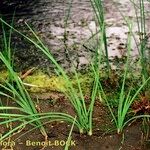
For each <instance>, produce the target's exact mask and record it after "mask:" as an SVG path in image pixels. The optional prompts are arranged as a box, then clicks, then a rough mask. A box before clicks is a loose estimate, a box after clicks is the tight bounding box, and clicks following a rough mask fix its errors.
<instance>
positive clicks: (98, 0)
mask: <svg viewBox="0 0 150 150" xmlns="http://www.w3.org/2000/svg"><path fill="white" fill-rule="evenodd" d="M90 1H91V5H92V8H93V10H94V12H95V15H96V19H97V22H98V27H99V30H100V32H101V34H102V35H101V36H102V38H103V46H104V53H105V62H106V66H107V72H108V75H109V73H110V69H111V68H110V64H109V55H108V47H107V46H108V44H107V36H106V25H105V16H104V6H103V1H102V0H90ZM101 44H102V43H101Z"/></svg>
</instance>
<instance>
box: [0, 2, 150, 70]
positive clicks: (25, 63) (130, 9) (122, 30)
mask: <svg viewBox="0 0 150 150" xmlns="http://www.w3.org/2000/svg"><path fill="white" fill-rule="evenodd" d="M0 5H1V13H2V14H3V16H5V18H6V20H8V19H10V18H11V16H12V14H13V11H14V10H16V14H15V26H16V27H17V28H18V29H19V30H21V31H27V28H26V27H25V26H24V22H27V23H29V24H30V25H31V26H32V28H34V29H35V31H36V33H37V35H38V36H39V37H40V38H41V39H43V41H44V43H45V44H46V45H47V46H48V47H49V49H50V51H51V52H52V53H53V55H54V57H55V58H56V60H57V61H58V62H59V63H60V64H62V66H63V67H64V68H66V69H67V68H70V67H71V63H70V61H69V60H71V62H73V63H74V64H75V66H76V68H77V69H83V70H84V69H85V67H87V66H88V64H89V62H90V61H91V58H92V57H93V55H94V50H95V48H96V47H97V40H96V38H92V39H90V40H88V39H89V38H90V37H91V36H92V35H93V34H94V33H96V31H97V27H96V21H95V17H94V12H93V10H92V6H91V3H90V1H89V0H82V2H81V1H79V0H73V1H71V2H70V3H69V2H68V1H65V0H57V1H56V0H45V1H43V0H34V1H32V2H31V1H29V0H28V1H26V3H25V2H23V1H21V0H20V1H12V2H11V3H10V2H7V1H3V2H1V3H0ZM137 5H138V2H137ZM145 6H146V11H149V8H150V3H148V2H147V1H145ZM104 7H105V18H106V25H107V38H108V50H109V58H110V59H113V58H115V57H116V56H117V57H118V58H121V57H122V56H123V55H126V49H127V45H126V43H127V33H128V27H127V24H126V22H125V20H124V19H123V16H122V15H124V16H125V17H129V18H130V19H132V20H133V32H134V33H135V38H136V39H137V41H138V32H137V31H138V29H137V25H136V17H135V12H134V6H133V4H132V3H131V2H130V1H129V0H123V1H119V0H115V1H109V0H106V1H104ZM69 9H70V13H69V16H68V19H67V24H66V22H65V21H66V18H67V14H68V10H69ZM146 21H147V27H148V26H149V15H147V19H146ZM65 24H66V25H65ZM31 37H32V36H31ZM22 40H23V39H22V38H21V37H17V38H15V37H14V40H13V43H14V44H13V45H15V56H16V57H15V59H16V62H18V63H19V64H20V63H21V64H22V65H21V69H24V68H26V67H31V66H39V67H46V68H52V67H53V66H52V64H51V63H49V61H48V60H47V59H46V58H45V57H44V56H41V53H40V52H39V51H37V50H36V49H35V48H34V47H33V46H31V45H30V44H28V43H27V41H22ZM136 46H137V45H136V44H135V42H134V40H133V41H132V49H133V52H132V56H136V55H138V50H137V47H136ZM91 49H92V50H93V51H90V50H91ZM68 52H69V55H68Z"/></svg>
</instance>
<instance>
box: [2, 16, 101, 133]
mask: <svg viewBox="0 0 150 150" xmlns="http://www.w3.org/2000/svg"><path fill="white" fill-rule="evenodd" d="M0 20H1V22H3V23H4V24H6V25H7V26H8V27H10V28H12V29H13V30H14V31H15V32H17V33H19V34H20V35H22V36H23V37H24V38H25V39H27V40H28V41H29V42H31V43H32V44H34V45H35V46H36V47H37V48H39V49H40V50H41V52H43V53H44V54H45V55H46V56H47V57H48V59H49V60H50V61H51V62H52V63H53V64H54V65H55V67H56V68H57V70H58V71H57V72H59V74H61V76H62V77H63V78H64V80H65V82H66V84H67V86H66V92H65V94H66V95H67V97H68V99H69V100H70V102H71V104H72V105H73V107H74V109H75V112H76V116H77V119H76V123H75V125H76V126H77V127H78V128H79V131H80V133H83V132H87V133H88V135H92V114H93V107H94V102H95V99H96V95H97V90H98V83H99V82H98V81H99V70H98V68H96V67H95V66H94V65H92V70H93V78H94V82H93V88H92V93H91V102H90V105H89V106H88V107H87V106H86V103H85V100H84V95H83V92H82V88H81V83H80V81H79V78H78V74H77V72H76V70H75V69H74V73H75V77H76V80H77V84H78V89H79V94H78V92H77V91H76V89H74V87H73V85H72V82H71V81H70V79H69V77H68V76H67V74H66V72H65V71H64V70H63V68H62V67H61V66H60V65H59V64H58V63H57V62H56V60H55V58H54V57H53V56H52V54H51V53H50V51H49V49H48V48H47V47H46V46H45V45H44V44H43V43H42V41H41V40H40V39H39V37H38V36H37V35H36V34H35V32H34V31H33V30H32V29H31V27H30V26H29V25H28V24H27V23H26V25H27V27H28V28H29V29H30V31H31V32H32V34H33V35H34V37H35V39H36V40H37V41H34V40H32V39H31V38H29V37H27V36H26V35H24V34H23V33H21V32H19V31H18V30H16V29H15V28H13V27H12V26H11V25H9V24H7V23H6V22H5V21H4V20H2V19H0ZM1 59H2V60H3V59H4V58H3V56H2V55H1ZM3 62H4V63H5V60H4V61H3ZM5 65H6V66H7V67H8V68H9V69H10V71H11V72H12V75H13V74H15V73H14V72H13V70H12V68H11V66H10V65H9V64H8V63H7V62H6V63H5ZM59 74H58V75H59ZM14 79H15V82H17V85H18V87H19V89H20V93H21V94H23V96H24V93H23V91H22V88H23V90H25V88H24V87H23V86H22V84H21V83H22V82H21V80H20V79H19V80H18V78H17V77H16V76H14ZM8 85H9V86H10V87H12V86H11V85H10V84H8ZM12 90H15V89H14V88H12ZM25 94H27V91H26V90H25ZM17 95H18V93H17ZM25 96H26V95H25ZM25 96H24V99H26V97H25ZM27 98H29V95H28V94H27ZM21 100H22V97H21ZM29 100H30V101H31V99H30V98H29ZM23 101H24V100H22V102H23ZM32 106H33V105H32ZM27 107H29V108H28V109H30V106H27ZM34 113H35V114H38V112H37V111H36V112H34ZM51 114H53V115H56V118H53V119H54V120H57V119H58V118H60V119H62V120H65V121H68V122H70V121H71V122H72V123H73V120H74V119H73V118H74V117H72V116H70V115H67V114H64V113H58V114H61V115H62V116H63V118H62V117H61V116H59V117H58V116H57V113H56V114H55V113H51ZM45 117H46V116H45ZM47 117H48V116H47ZM49 117H50V116H49ZM57 117H58V118H57ZM70 118H72V119H70ZM60 119H59V120H60Z"/></svg>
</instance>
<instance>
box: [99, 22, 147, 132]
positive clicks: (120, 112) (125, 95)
mask: <svg viewBox="0 0 150 150" xmlns="http://www.w3.org/2000/svg"><path fill="white" fill-rule="evenodd" d="M127 22H128V27H129V33H128V42H127V61H126V64H125V71H124V76H123V82H122V86H121V91H120V94H119V99H118V106H117V114H116V113H115V112H114V111H113V108H112V107H111V104H110V101H108V98H107V96H106V94H105V92H104V90H103V87H102V85H101V84H100V88H101V91H102V94H103V97H104V99H105V101H106V103H107V106H108V108H109V110H110V113H111V115H112V118H113V120H114V122H115V126H116V129H117V133H118V134H120V133H122V131H123V129H124V127H125V126H126V125H128V124H129V122H130V121H132V120H134V119H137V118H141V117H150V116H148V115H147V116H144V115H143V116H142V115H141V116H134V117H129V112H130V107H131V105H132V104H133V102H134V101H135V98H136V97H137V96H138V94H139V93H140V92H141V90H142V89H143V88H144V86H145V85H147V84H148V83H149V80H150V77H149V78H148V79H147V80H146V81H145V82H144V83H143V84H142V85H140V87H139V89H138V90H137V91H136V92H135V93H134V94H131V91H132V88H131V89H129V91H128V92H126V91H125V82H126V78H127V75H128V69H129V62H130V61H129V58H130V57H129V56H130V51H131V34H132V23H130V21H129V20H128V19H127Z"/></svg>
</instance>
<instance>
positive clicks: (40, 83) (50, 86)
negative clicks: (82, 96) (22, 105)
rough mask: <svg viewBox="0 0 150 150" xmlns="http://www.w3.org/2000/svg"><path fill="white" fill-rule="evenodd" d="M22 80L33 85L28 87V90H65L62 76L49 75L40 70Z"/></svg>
mask: <svg viewBox="0 0 150 150" xmlns="http://www.w3.org/2000/svg"><path fill="white" fill-rule="evenodd" d="M24 82H25V83H28V84H31V85H33V86H31V87H30V88H29V90H30V92H40V93H42V92H48V91H59V92H64V91H65V90H66V88H65V87H66V82H65V81H64V79H63V78H62V77H58V76H56V75H53V76H51V77H49V76H48V75H46V74H44V73H43V72H40V71H38V72H36V73H35V74H33V75H30V76H27V78H26V79H25V80H24ZM34 85H35V86H34Z"/></svg>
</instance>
